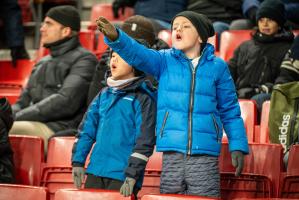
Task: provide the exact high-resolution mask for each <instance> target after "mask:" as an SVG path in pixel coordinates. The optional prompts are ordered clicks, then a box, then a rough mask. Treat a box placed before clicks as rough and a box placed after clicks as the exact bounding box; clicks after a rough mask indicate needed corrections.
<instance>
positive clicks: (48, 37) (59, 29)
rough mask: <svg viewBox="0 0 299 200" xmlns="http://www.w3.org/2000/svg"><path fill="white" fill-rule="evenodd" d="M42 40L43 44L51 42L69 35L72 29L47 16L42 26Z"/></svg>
mask: <svg viewBox="0 0 299 200" xmlns="http://www.w3.org/2000/svg"><path fill="white" fill-rule="evenodd" d="M40 32H41V42H42V43H43V44H51V43H53V42H57V41H59V40H62V39H64V38H66V37H68V36H69V35H70V34H71V29H70V28H69V27H65V26H63V25H62V24H60V23H58V22H56V21H55V20H53V19H51V18H50V17H46V18H45V20H44V22H43V24H42V26H41V28H40Z"/></svg>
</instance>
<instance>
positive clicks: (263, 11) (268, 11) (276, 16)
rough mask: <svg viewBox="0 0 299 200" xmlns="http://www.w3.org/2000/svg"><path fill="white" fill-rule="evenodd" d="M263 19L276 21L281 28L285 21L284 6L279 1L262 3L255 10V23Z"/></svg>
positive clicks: (272, 0) (273, 0)
mask: <svg viewBox="0 0 299 200" xmlns="http://www.w3.org/2000/svg"><path fill="white" fill-rule="evenodd" d="M263 17H265V18H269V19H272V20H274V21H276V22H277V24H278V25H279V26H280V27H283V25H284V23H285V21H286V19H285V8H284V4H283V3H282V2H281V1H280V0H265V1H263V2H262V3H261V5H260V7H259V9H258V10H257V13H256V21H258V20H259V19H261V18H263Z"/></svg>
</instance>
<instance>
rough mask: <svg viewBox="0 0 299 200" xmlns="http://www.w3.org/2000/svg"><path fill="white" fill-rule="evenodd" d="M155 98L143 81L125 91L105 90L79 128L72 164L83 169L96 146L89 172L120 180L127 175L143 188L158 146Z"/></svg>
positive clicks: (92, 104)
mask: <svg viewBox="0 0 299 200" xmlns="http://www.w3.org/2000/svg"><path fill="white" fill-rule="evenodd" d="M155 98H156V97H155V91H154V90H153V89H152V88H150V87H149V85H148V84H146V82H144V78H141V79H138V80H137V82H136V81H135V82H134V83H133V84H131V85H130V86H126V87H125V88H123V89H119V90H115V89H113V88H104V89H103V90H102V91H101V92H100V94H99V95H98V96H97V97H96V98H95V99H94V101H93V102H92V103H91V105H90V107H89V109H88V112H87V113H86V114H85V117H84V119H83V121H82V123H81V125H80V128H79V135H78V140H77V142H76V143H75V144H74V147H73V155H72V165H73V166H82V167H83V166H84V163H85V161H86V158H87V155H88V153H89V152H90V150H91V148H92V145H93V144H94V143H95V145H94V148H93V150H92V153H91V157H90V163H89V164H88V167H87V170H86V173H89V174H93V175H95V176H100V177H106V178H112V179H116V180H120V181H124V180H125V178H126V177H127V176H128V177H131V178H134V179H135V180H137V183H136V185H137V186H138V187H141V185H142V180H143V173H144V169H145V166H146V163H147V160H148V157H149V156H150V155H151V154H152V152H153V149H154V145H155V123H156V120H155V119H156V103H155Z"/></svg>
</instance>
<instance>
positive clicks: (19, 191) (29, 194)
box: [0, 184, 218, 200]
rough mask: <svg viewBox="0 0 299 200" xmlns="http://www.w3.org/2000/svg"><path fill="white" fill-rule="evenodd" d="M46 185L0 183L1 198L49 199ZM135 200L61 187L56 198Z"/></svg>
mask: <svg viewBox="0 0 299 200" xmlns="http://www.w3.org/2000/svg"><path fill="white" fill-rule="evenodd" d="M47 192H48V191H47V188H45V187H34V186H23V185H9V184H0V199H1V200H6V199H13V200H32V199H36V200H49V199H50V198H49V195H48V193H47ZM82 199H88V200H99V199H102V200H134V197H133V195H132V196H129V197H124V196H122V195H121V194H120V193H119V192H118V191H111V190H100V189H83V190H77V189H59V190H57V191H56V192H55V196H54V200H82ZM189 199H190V200H217V199H218V198H208V197H200V196H187V195H176V194H161V195H145V196H143V197H142V198H141V200H189Z"/></svg>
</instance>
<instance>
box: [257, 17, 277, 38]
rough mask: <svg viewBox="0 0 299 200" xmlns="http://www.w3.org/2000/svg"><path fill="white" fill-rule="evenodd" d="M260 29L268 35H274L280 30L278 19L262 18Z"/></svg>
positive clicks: (259, 22)
mask: <svg viewBox="0 0 299 200" xmlns="http://www.w3.org/2000/svg"><path fill="white" fill-rule="evenodd" d="M258 27H259V31H260V32H261V33H263V34H266V35H274V34H276V33H277V32H278V30H279V25H278V24H277V22H276V21H274V20H272V19H269V18H260V19H259V20H258Z"/></svg>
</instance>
